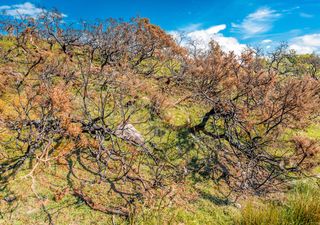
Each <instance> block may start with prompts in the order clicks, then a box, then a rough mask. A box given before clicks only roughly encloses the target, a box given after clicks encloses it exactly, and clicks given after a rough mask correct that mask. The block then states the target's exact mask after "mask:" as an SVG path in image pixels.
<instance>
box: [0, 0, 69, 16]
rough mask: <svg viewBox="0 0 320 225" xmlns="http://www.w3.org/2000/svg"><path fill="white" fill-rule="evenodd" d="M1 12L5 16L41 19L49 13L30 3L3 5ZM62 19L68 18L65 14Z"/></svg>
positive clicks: (0, 7) (0, 8)
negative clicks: (41, 16) (40, 17)
mask: <svg viewBox="0 0 320 225" xmlns="http://www.w3.org/2000/svg"><path fill="white" fill-rule="evenodd" d="M0 10H1V11H3V12H4V14H5V15H8V16H13V17H17V18H18V17H20V16H23V17H24V16H27V17H33V18H36V17H39V16H40V15H41V14H43V13H45V12H47V11H46V10H45V9H42V8H38V7H36V6H35V5H33V4H32V3H30V2H25V3H23V4H15V5H3V6H0ZM61 16H62V17H67V15H65V14H61Z"/></svg>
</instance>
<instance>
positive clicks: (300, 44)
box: [289, 33, 320, 54]
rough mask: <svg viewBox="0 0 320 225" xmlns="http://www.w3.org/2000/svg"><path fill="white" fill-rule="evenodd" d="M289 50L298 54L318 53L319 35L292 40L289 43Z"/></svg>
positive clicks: (319, 49)
mask: <svg viewBox="0 0 320 225" xmlns="http://www.w3.org/2000/svg"><path fill="white" fill-rule="evenodd" d="M289 48H290V49H294V50H296V51H297V53H300V54H306V53H313V52H316V53H320V33H318V34H307V35H303V36H299V37H295V38H292V39H291V40H290V41H289Z"/></svg>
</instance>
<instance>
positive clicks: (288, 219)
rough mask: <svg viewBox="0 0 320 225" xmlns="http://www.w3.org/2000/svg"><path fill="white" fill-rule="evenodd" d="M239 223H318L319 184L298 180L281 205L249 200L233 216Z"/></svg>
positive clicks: (276, 224) (304, 224) (246, 224)
mask: <svg viewBox="0 0 320 225" xmlns="http://www.w3.org/2000/svg"><path fill="white" fill-rule="evenodd" d="M234 223H235V224H241V225H268V224H273V225H309V224H320V195H319V186H318V184H317V183H316V182H313V181H310V180H308V181H305V182H302V181H300V182H299V183H298V184H296V186H295V188H294V189H293V190H292V191H291V192H290V193H288V194H287V199H286V200H285V201H284V203H283V204H282V205H279V204H275V202H267V203H264V204H261V203H254V202H252V201H251V202H249V203H248V204H246V205H245V206H244V208H243V209H241V211H240V213H239V214H237V215H236V216H235V217H234Z"/></svg>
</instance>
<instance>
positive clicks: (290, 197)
mask: <svg viewBox="0 0 320 225" xmlns="http://www.w3.org/2000/svg"><path fill="white" fill-rule="evenodd" d="M8 46H9V44H8ZM8 46H2V47H8ZM171 98H172V99H171V102H177V101H178V100H179V99H181V98H183V96H172V97H171ZM8 101H11V100H10V99H8V96H2V97H0V110H1V109H2V110H4V109H5V110H8V106H7V103H8ZM203 111H205V109H202V108H201V107H192V108H190V107H189V106H188V105H187V104H182V105H181V106H179V107H169V108H168V109H167V110H166V111H165V113H164V115H163V117H164V118H165V120H166V123H167V124H163V123H162V122H161V121H157V120H156V121H154V124H153V125H154V126H158V127H160V128H161V127H162V126H165V125H170V124H171V125H174V126H182V125H184V124H186V123H191V124H193V123H196V122H197V121H192V120H191V121H190V119H192V118H198V116H199V115H202V114H203ZM186 112H187V113H186ZM145 113H146V112H141V113H140V115H137V118H136V120H137V121H139V120H141V117H142V118H143V116H144V114H145ZM143 128H144V127H143V125H141V127H139V125H138V126H137V129H138V130H143ZM306 134H307V135H308V136H310V137H312V138H315V139H320V125H318V124H315V125H314V126H312V127H310V128H309V130H308V131H307V133H306ZM175 135H176V134H173V137H171V138H172V139H174V137H175ZM163 138H165V137H163ZM170 140H171V139H170ZM43 170H45V173H42V172H40V173H39V174H38V175H37V176H36V177H35V178H34V180H33V182H32V178H31V177H25V175H26V173H27V171H28V170H26V171H22V172H21V173H20V174H18V176H17V178H16V179H15V180H14V181H12V182H11V183H10V184H9V190H10V191H8V190H7V191H3V192H0V224H48V216H47V213H46V211H45V210H44V208H43V206H45V208H46V210H47V211H48V212H50V214H51V216H52V220H53V221H54V224H128V223H133V224H150V225H151V224H154V225H156V224H159V225H160V224H199V225H200V224H248V225H249V224H266V225H267V224H297V225H298V224H299V225H300V224H319V223H320V195H319V194H318V190H319V186H318V184H316V182H315V181H312V180H307V181H300V182H299V183H298V184H295V185H294V186H295V188H294V189H292V190H290V191H289V192H288V193H286V194H281V195H277V196H275V197H274V198H273V199H274V200H272V199H270V200H264V199H263V198H262V199H258V198H251V199H246V200H242V201H241V202H240V205H234V204H231V203H229V202H228V201H225V200H224V199H223V198H220V195H219V194H218V192H217V190H216V187H215V186H214V185H213V184H212V183H211V182H210V181H201V180H200V181H199V179H194V178H193V179H192V180H190V181H188V183H187V184H186V186H185V192H186V193H185V195H186V196H188V198H186V199H178V200H177V201H175V202H174V203H172V204H168V205H166V207H157V204H155V205H154V207H152V208H149V207H148V208H147V207H142V210H141V212H139V213H138V214H137V215H135V216H134V217H133V218H132V221H125V220H123V219H121V218H117V217H113V216H110V215H105V214H103V213H100V212H95V211H92V210H91V209H90V208H89V207H87V206H86V205H85V204H84V203H83V202H79V201H78V200H77V199H76V198H75V197H73V196H72V195H70V194H69V193H68V190H67V189H65V187H67V183H66V182H67V181H66V179H65V177H66V176H67V170H66V169H65V170H63V169H60V170H56V168H55V166H54V165H51V166H49V167H48V168H43ZM318 172H319V173H320V170H319V171H318ZM195 180H197V181H198V182H197V183H195ZM53 189H54V190H56V192H55V193H53V192H52V190H53ZM12 193H14V194H15V196H17V198H18V199H19V200H13V201H12V202H7V201H5V200H4V199H5V198H6V199H8V198H10V197H12V196H13V195H12ZM279 199H281V201H282V202H281V201H279ZM235 206H237V207H235Z"/></svg>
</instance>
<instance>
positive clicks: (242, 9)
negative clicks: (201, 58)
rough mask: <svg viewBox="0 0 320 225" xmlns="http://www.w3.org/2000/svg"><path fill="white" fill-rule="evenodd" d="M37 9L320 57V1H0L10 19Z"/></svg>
mask: <svg viewBox="0 0 320 225" xmlns="http://www.w3.org/2000/svg"><path fill="white" fill-rule="evenodd" d="M41 7H45V8H47V9H51V8H56V9H58V10H59V11H61V12H62V13H63V14H65V15H66V17H65V21H77V20H80V19H81V20H94V19H96V18H100V19H104V18H109V17H113V18H124V19H129V18H131V17H135V16H140V17H148V18H150V20H151V22H152V23H155V24H157V25H159V26H160V27H162V28H163V29H165V30H166V31H168V32H170V33H171V34H172V35H177V33H180V32H184V33H185V35H186V36H187V37H189V38H190V39H193V40H195V41H198V42H199V43H204V44H205V43H206V42H208V41H210V40H211V39H214V40H216V41H218V42H219V43H220V44H221V45H222V47H223V48H224V49H225V50H234V51H235V52H240V50H241V49H242V48H243V47H244V46H245V45H251V46H260V47H263V48H265V49H272V48H273V47H274V46H276V45H277V44H278V43H279V42H281V41H285V42H287V43H288V44H289V46H290V47H291V48H293V49H295V50H296V51H297V52H299V53H311V52H317V53H320V15H319V12H320V0H299V1H298V0H287V1H279V0H277V1H276V0H268V1H267V0H256V1H253V0H251V1H250V0H249V1H244V0H229V1H227V0H225V1H223V0H220V1H215V0H211V1H209V0H203V1H200V0H198V1H197V0H184V1H174V0H162V1H152V0H118V1H107V0H91V1H85V0H28V1H24V0H0V10H2V11H6V13H7V15H11V16H15V15H16V14H17V12H19V13H20V14H25V15H29V16H37V14H39V13H40V12H41V11H40V9H39V8H41Z"/></svg>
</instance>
